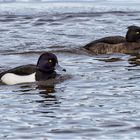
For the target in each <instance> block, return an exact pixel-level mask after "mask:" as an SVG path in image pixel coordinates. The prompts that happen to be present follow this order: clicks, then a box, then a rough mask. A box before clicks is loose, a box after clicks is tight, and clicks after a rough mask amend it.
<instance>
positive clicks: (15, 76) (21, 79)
mask: <svg viewBox="0 0 140 140" xmlns="http://www.w3.org/2000/svg"><path fill="white" fill-rule="evenodd" d="M56 70H58V71H64V72H66V69H64V68H62V67H61V66H60V65H59V64H58V59H57V57H56V55H55V54H53V53H50V52H44V53H43V54H41V55H40V57H39V58H38V61H37V64H36V65H34V64H27V65H22V66H19V67H15V68H12V69H9V70H7V71H3V72H1V73H0V80H1V82H2V83H4V84H6V85H15V84H21V83H31V82H36V81H45V80H48V79H52V78H55V77H57V76H58V75H59V74H57V72H56Z"/></svg>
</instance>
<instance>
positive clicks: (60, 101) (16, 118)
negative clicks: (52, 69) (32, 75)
mask: <svg viewBox="0 0 140 140" xmlns="http://www.w3.org/2000/svg"><path fill="white" fill-rule="evenodd" d="M139 4H140V3H139V1H135V2H131V1H129V2H127V3H125V2H121V1H119V2H118V1H116V2H113V1H104V2H101V1H95V2H82V3H78V2H73V3H72V2H69V3H66V2H64V3H63V2H57V3H56V2H44V3H28V2H27V3H20V2H17V3H0V62H1V64H0V69H1V71H2V70H4V69H8V68H12V67H15V66H19V65H22V64H29V63H34V64H35V63H36V61H37V59H38V57H39V55H40V54H41V52H43V51H51V52H54V53H55V54H56V55H57V56H58V59H59V61H60V64H61V65H62V66H63V67H65V68H66V69H67V74H69V75H71V78H70V79H68V80H66V81H64V82H60V83H58V84H51V85H44V86H41V87H39V86H38V85H37V84H35V83H31V84H20V85H14V86H7V85H1V88H0V139H2V140H3V139H8V140H11V139H14V140H24V139H35V140H63V139H67V140H95V139H102V140H105V139H106V140H128V139H131V140H132V139H134V140H139V138H140V133H139V131H140V106H139V102H140V86H139V85H140V66H139V65H140V55H136V54H135V55H126V54H110V55H98V56H90V55H86V54H80V53H78V54H77V53H75V52H67V51H65V50H66V49H73V48H79V47H80V46H83V45H85V44H86V43H88V42H90V41H91V40H94V39H97V38H100V37H104V36H108V35H125V33H126V30H127V29H126V27H127V26H129V25H139V23H140V6H139Z"/></svg>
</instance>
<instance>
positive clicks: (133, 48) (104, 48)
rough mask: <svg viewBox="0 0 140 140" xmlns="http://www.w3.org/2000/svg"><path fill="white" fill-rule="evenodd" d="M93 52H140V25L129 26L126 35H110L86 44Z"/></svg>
mask: <svg viewBox="0 0 140 140" xmlns="http://www.w3.org/2000/svg"><path fill="white" fill-rule="evenodd" d="M84 49H86V50H87V51H88V52H89V53H92V54H109V53H126V54H127V53H138V51H139V50H140V27H138V26H129V27H128V31H127V33H126V37H123V36H109V37H105V38H101V39H98V40H94V41H92V42H90V43H89V44H87V45H85V46H84Z"/></svg>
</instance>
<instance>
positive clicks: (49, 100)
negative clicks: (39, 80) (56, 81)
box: [36, 84, 60, 106]
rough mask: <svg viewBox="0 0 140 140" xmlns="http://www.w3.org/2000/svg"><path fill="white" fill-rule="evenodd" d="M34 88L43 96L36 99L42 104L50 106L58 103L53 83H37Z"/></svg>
mask: <svg viewBox="0 0 140 140" xmlns="http://www.w3.org/2000/svg"><path fill="white" fill-rule="evenodd" d="M36 89H39V95H40V96H41V97H43V99H42V100H38V101H37V102H39V103H43V106H50V105H54V104H59V103H60V102H59V101H58V99H57V97H56V95H55V93H56V92H57V91H56V89H55V85H44V84H43V85H42V84H38V86H37V87H36Z"/></svg>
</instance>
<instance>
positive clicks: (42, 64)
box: [36, 52, 66, 73]
mask: <svg viewBox="0 0 140 140" xmlns="http://www.w3.org/2000/svg"><path fill="white" fill-rule="evenodd" d="M36 68H37V70H39V71H40V72H43V73H51V72H54V71H55V70H59V71H66V69H64V68H62V67H61V66H60V65H59V64H58V59H57V57H56V55H55V54H53V53H48V52H45V53H43V54H42V55H41V56H40V57H39V59H38V62H37V67H36Z"/></svg>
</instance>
